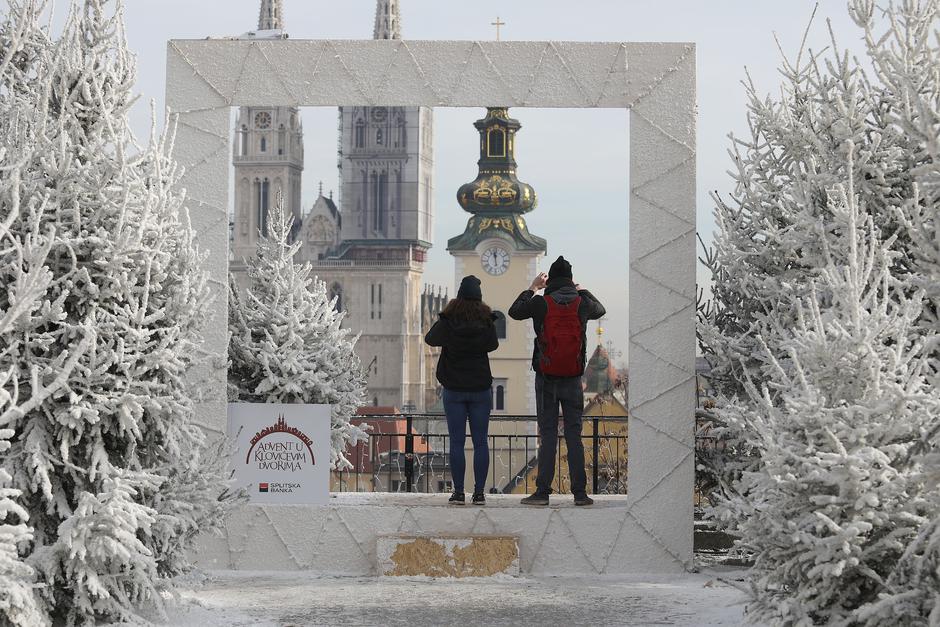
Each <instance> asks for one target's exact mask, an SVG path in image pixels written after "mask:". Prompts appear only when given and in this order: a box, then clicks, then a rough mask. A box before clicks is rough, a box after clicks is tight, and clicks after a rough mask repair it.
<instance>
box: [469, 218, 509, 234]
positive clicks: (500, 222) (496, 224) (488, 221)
mask: <svg viewBox="0 0 940 627" xmlns="http://www.w3.org/2000/svg"><path fill="white" fill-rule="evenodd" d="M487 229H503V230H506V231H509V232H510V233H512V231H513V224H512V218H483V219H482V220H480V230H479V231H477V232H478V233H482V232H483V231H485V230H487Z"/></svg>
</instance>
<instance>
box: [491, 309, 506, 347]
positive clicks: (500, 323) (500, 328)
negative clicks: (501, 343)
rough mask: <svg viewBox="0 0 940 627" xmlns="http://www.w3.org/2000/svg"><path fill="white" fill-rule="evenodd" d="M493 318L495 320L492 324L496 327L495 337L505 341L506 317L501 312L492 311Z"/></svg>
mask: <svg viewBox="0 0 940 627" xmlns="http://www.w3.org/2000/svg"><path fill="white" fill-rule="evenodd" d="M493 316H495V320H493V324H495V325H496V337H498V338H499V339H501V340H505V339H506V315H505V314H503V312H501V311H494V312H493Z"/></svg>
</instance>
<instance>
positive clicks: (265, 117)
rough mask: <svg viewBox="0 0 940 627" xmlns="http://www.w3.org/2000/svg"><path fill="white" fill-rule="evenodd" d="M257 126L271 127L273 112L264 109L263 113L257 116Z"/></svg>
mask: <svg viewBox="0 0 940 627" xmlns="http://www.w3.org/2000/svg"><path fill="white" fill-rule="evenodd" d="M255 127H257V128H271V114H270V113H268V112H267V111H262V112H261V113H259V114H257V115H256V116H255Z"/></svg>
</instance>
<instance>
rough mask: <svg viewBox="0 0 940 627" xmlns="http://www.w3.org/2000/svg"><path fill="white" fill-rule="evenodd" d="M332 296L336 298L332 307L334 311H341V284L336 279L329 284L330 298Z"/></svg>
mask: <svg viewBox="0 0 940 627" xmlns="http://www.w3.org/2000/svg"><path fill="white" fill-rule="evenodd" d="M333 298H335V299H336V303H334V305H333V308H334V309H335V310H336V311H342V310H343V286H342V285H340V284H339V282H337V281H334V282H333V285H331V286H330V299H333Z"/></svg>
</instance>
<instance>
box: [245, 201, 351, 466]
mask: <svg viewBox="0 0 940 627" xmlns="http://www.w3.org/2000/svg"><path fill="white" fill-rule="evenodd" d="M292 223H293V218H292V217H291V216H290V215H288V213H287V212H286V211H284V208H283V198H282V196H281V194H280V192H278V194H277V198H276V201H275V204H274V208H273V210H272V211H271V213H270V215H269V217H268V231H269V232H268V235H267V236H264V235H262V236H261V237H260V238H259V240H258V255H257V257H253V258H249V259H247V260H246V262H247V265H248V281H249V283H248V286H247V287H246V288H245V289H241V288H239V287H238V285H237V283H236V282H235V278H234V277H230V279H229V351H228V355H229V371H228V372H229V375H228V376H229V389H230V390H233V389H234V390H237V398H238V400H242V401H250V402H258V403H265V402H266V403H324V404H330V405H333V413H332V438H331V440H332V442H331V443H332V446H331V453H330V463H331V465H333V466H334V467H337V468H342V467H348V466H350V464H349V461H348V460H347V459H346V457H345V454H344V451H345V450H346V448H347V446H349V445H352V444H355V443H356V442H358V441H360V440H363V439H365V437H366V435H365V432H364V431H363V430H362V429H361V428H359V427H357V426H356V425H354V424H352V423H351V422H350V419H351V418H352V417H353V416H354V415H355V413H356V409H357V408H358V407H359V406H360V405H361V404H362V399H363V397H364V394H365V375H364V373H363V371H362V365H361V363H360V361H359V357H358V355H356V351H355V344H356V339H357V338H356V337H354V336H351V335H350V331H349V330H348V329H343V328H342V327H341V323H342V320H343V314H342V313H340V312H337V311H336V308H335V305H336V301H335V299H330V298H329V296H328V294H327V288H326V283H325V282H323V281H320V280H319V279H317V278H316V277H313V278H311V277H310V273H311V270H312V268H311V266H310V264H309V263H304V264H297V263H295V261H294V256H295V255H296V254H297V251H298V250H299V249H300V242H293V243H291V241H290V232H291V225H292Z"/></svg>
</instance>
